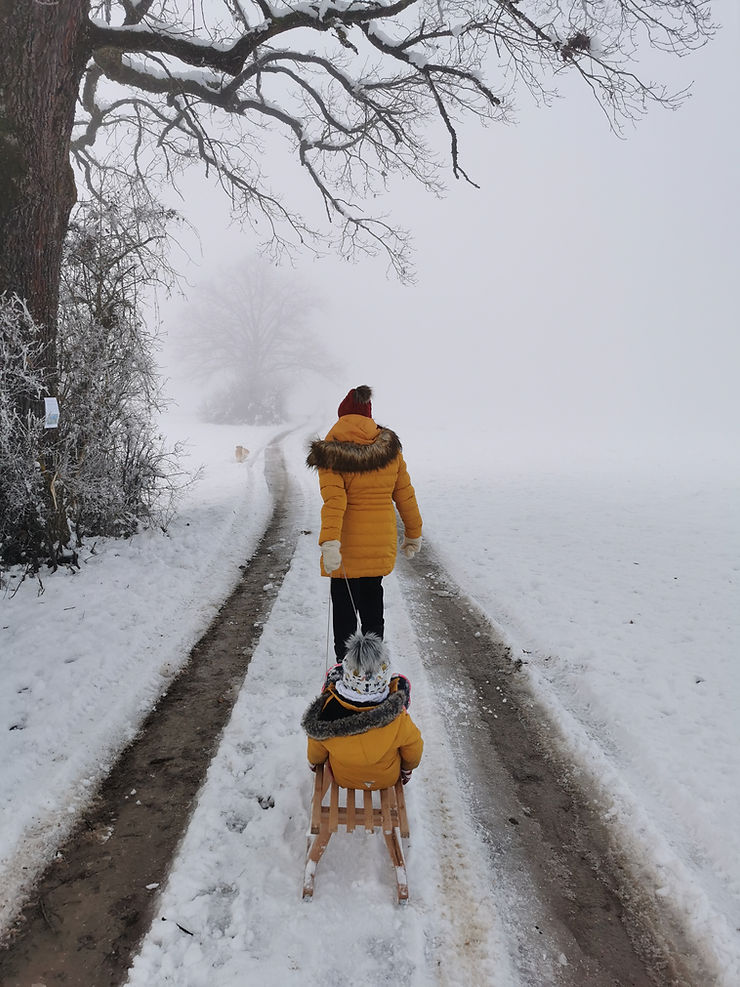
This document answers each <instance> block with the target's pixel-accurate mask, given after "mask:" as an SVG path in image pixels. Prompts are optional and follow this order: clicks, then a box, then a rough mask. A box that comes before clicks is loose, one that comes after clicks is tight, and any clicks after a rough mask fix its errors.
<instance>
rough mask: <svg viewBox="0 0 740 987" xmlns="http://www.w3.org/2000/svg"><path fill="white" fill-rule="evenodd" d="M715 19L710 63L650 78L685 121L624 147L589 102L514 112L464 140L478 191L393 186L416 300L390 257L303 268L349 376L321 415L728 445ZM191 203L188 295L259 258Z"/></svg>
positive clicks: (738, 218)
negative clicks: (372, 413) (407, 239)
mask: <svg viewBox="0 0 740 987" xmlns="http://www.w3.org/2000/svg"><path fill="white" fill-rule="evenodd" d="M720 7H722V8H723V9H722V10H720V9H719V8H720ZM716 14H717V17H718V18H719V16H722V17H723V19H724V25H723V30H722V31H721V33H720V35H719V36H718V37H717V39H716V40H715V41H714V42H713V43H712V44H711V45H710V46H708V47H707V48H705V49H704V50H702V51H700V52H698V53H696V54H694V55H693V56H692V57H690V58H686V59H683V60H681V61H680V62H676V61H670V60H667V59H664V60H663V61H662V62H659V63H657V65H656V70H655V72H654V73H653V74H655V75H658V74H659V75H660V77H661V79H663V78H664V79H666V81H668V82H669V84H671V85H672V86H676V87H681V86H683V85H686V84H688V83H689V82H691V81H692V80H693V83H694V85H693V96H692V97H691V99H690V100H689V101H688V102H687V103H686V104H685V105H684V106H683V108H682V109H680V110H679V111H678V112H675V113H670V112H666V111H663V110H660V109H658V108H655V109H652V110H651V112H650V114H649V116H648V117H647V118H646V119H644V120H643V121H642V122H641V123H639V124H638V125H637V127H636V128H635V129H629V130H628V131H627V132H626V135H625V136H626V139H625V140H619V139H618V138H617V137H615V136H614V135H613V134H612V133H611V132H610V131H609V128H608V125H607V122H606V120H605V118H604V116H603V115H602V113H601V112H600V110H599V108H598V106H597V105H596V103H595V102H594V101H593V100H592V99H591V98H590V97H589V95H588V93H587V92H586V91H585V90H584V89H583V88H582V87H578V86H573V85H569V86H567V87H565V88H564V89H563V90H562V91H563V98H562V99H561V100H559V101H558V102H556V104H555V105H554V106H552V107H549V108H536V107H533V106H532V105H531V102H528V101H527V99H526V98H525V96H524V95H522V96H520V98H519V105H518V107H517V114H516V116H517V122H516V124H512V125H506V126H502V125H498V126H492V127H490V128H488V129H487V130H485V131H481V130H478V129H473V128H468V129H467V131H466V133H465V138H464V143H463V146H462V152H463V156H464V157H463V160H464V164H465V167H466V169H467V171H468V173H469V174H470V175H471V177H473V178H474V179H475V180H476V181H477V182H478V183H479V184H480V185H481V188H480V190H478V189H474V188H471V187H469V186H466V185H465V184H463V183H461V182H455V181H454V179H451V180H450V187H449V192H448V194H447V196H446V198H445V199H443V200H441V201H440V200H436V199H434V198H433V197H431V196H429V195H428V194H425V193H423V192H422V190H420V189H417V188H416V187H414V186H413V185H412V184H411V183H410V182H407V183H405V184H404V186H403V187H402V188H397V189H396V190H395V191H394V193H393V194H392V195H390V196H389V197H388V202H387V205H386V203H383V205H382V207H381V208H382V209H383V210H384V211H391V213H392V216H393V219H394V220H396V221H397V222H398V223H399V224H402V225H406V226H408V227H409V228H411V230H412V231H413V233H414V238H415V245H416V257H415V260H416V267H417V272H418V281H417V284H416V285H415V286H413V287H404V286H401V285H399V284H398V283H397V282H395V281H394V280H393V279H392V278H387V277H386V274H385V263H384V262H383V261H382V260H378V261H367V262H362V263H361V264H359V265H356V266H355V265H350V264H347V263H344V262H342V261H340V260H338V259H336V258H329V259H326V260H322V261H320V262H311V261H309V260H301V261H300V262H299V264H298V271H299V273H300V275H301V276H302V277H303V278H304V279H306V280H308V281H310V282H312V283H313V284H315V286H316V288H317V290H318V291H319V292H321V293H322V294H324V295H326V296H327V298H328V300H329V305H328V308H327V310H326V311H325V313H324V317H323V319H322V323H321V325H320V326H318V327H317V328H319V329H320V331H321V333H322V335H324V336H325V337H326V338H328V339H329V340H331V342H332V344H333V347H334V348H335V350H336V353H337V358H338V360H339V361H340V362H341V363H343V364H344V365H345V366H346V374H345V375H343V376H342V377H341V379H340V380H338V381H336V384H334V383H330V382H327V383H324V384H322V385H320V386H319V387H318V388H317V390H318V393H317V395H316V398H317V404H316V406H317V407H321V406H322V405H323V404H324V403H328V406H329V408H331V409H332V410H333V408H334V406H335V405H336V403H337V402H338V400H339V399H340V398H341V396H342V395H343V393H344V392H345V391H346V389H347V388H348V387H349V386H352V385H355V384H360V383H370V384H372V385H373V386H374V387H375V390H376V407H377V408H378V411H379V415H378V417H379V418H380V419H381V420H383V419H387V420H388V421H389V422H392V421H396V420H398V419H399V417H401V418H406V417H407V416H408V415H412V414H416V413H417V412H418V411H419V409H424V410H427V411H430V412H432V411H433V414H434V416H435V418H436V419H437V420H443V419H448V420H450V421H451V422H452V423H455V422H461V421H465V420H466V419H467V418H468V417H469V416H471V415H474V416H490V418H491V421H492V423H495V427H496V428H499V429H510V430H512V431H515V432H516V431H520V430H529V429H534V430H539V429H545V430H549V429H553V428H555V429H567V430H569V431H571V430H580V429H581V428H583V429H585V430H586V431H589V430H594V429H595V430H599V429H604V430H608V431H610V432H611V431H615V432H619V431H625V432H634V431H643V430H647V431H658V432H664V431H666V430H667V431H669V432H674V433H683V432H686V431H694V430H695V431H697V432H704V431H707V430H708V431H714V432H719V433H723V434H728V433H730V432H733V431H735V432H736V431H737V430H738V421H739V420H740V414H739V411H740V401H739V399H738V385H737V377H738V368H739V367H740V343H739V342H738V339H739V337H740V333H738V329H739V328H740V305H739V304H738V301H737V291H738V286H737V282H738V280H739V278H740V249H739V237H740V234H739V232H738V227H739V225H740V193H739V192H738V184H739V182H738V175H739V169H738V164H739V163H740V161H739V153H738V149H739V147H740V134H739V128H738V112H737V108H736V99H737V94H738V92H740V13H739V11H738V9H737V7H736V5H735V4H731V3H726V4H717V5H716ZM648 74H650V73H648ZM197 187H198V190H199V191H198V195H197V198H198V202H197V203H196V201H195V200H196V195H195V194H194V195H193V196H192V198H191V202H190V206H189V210H188V215H189V216H190V218H191V219H192V220H193V221H194V222H195V223H197V225H198V226H199V229H200V233H201V238H202V242H203V246H204V256H203V258H202V259H200V260H199V265H200V267H199V269H198V270H191V271H190V272H189V277H190V279H191V280H195V279H201V278H204V279H207V278H208V276H209V271H210V270H214V269H216V268H217V267H218V266H219V265H220V264H221V263H222V262H223V260H224V258H225V257H229V258H231V257H233V256H235V255H238V254H240V253H241V254H244V255H246V254H248V253H249V252H250V251H251V250H252V249H253V245H254V239H253V237H252V236H251V235H250V233H249V231H245V232H243V233H239V232H238V231H237V230H236V229H234V228H231V229H227V226H228V222H229V220H228V210H227V207H226V203H225V202H224V201H223V200H221V199H220V198H219V197H218V195H217V194H216V193H214V194H210V193H206V190H204V188H203V186H202V185H198V186H197ZM286 276H290V268H289V267H286ZM177 313H178V308H177V306H170V307H168V308H167V309H166V314H167V321H168V322H170V323H172V324H174V323H175V322H176V321H177V318H178V317H179V316H178V314H177ZM312 386H313V387H316V383H315V382H313V383H312ZM381 406H382V412H383V413H382V414H380V407H381Z"/></svg>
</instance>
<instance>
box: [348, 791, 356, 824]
mask: <svg viewBox="0 0 740 987" xmlns="http://www.w3.org/2000/svg"><path fill="white" fill-rule="evenodd" d="M356 808H357V806H356V804H355V790H354V788H348V789H347V832H348V833H354V831H355V809H356Z"/></svg>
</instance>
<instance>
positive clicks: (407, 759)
mask: <svg viewBox="0 0 740 987" xmlns="http://www.w3.org/2000/svg"><path fill="white" fill-rule="evenodd" d="M397 684H398V680H397V679H395V678H394V679H392V680H391V692H390V695H389V696H388V698H387V699H384V700H383V701H382V702H380V703H378V704H377V705H375V706H372V705H368V704H364V705H363V704H359V703H358V704H353V703H351V702H349V701H348V700H347V699H345V698H344V697H343V696H340V695H339V694H338V693H337V691H336V690H335V688H334V685H333V684H332V685H328V686H327V688H326V689H325V691H324V692H322V693H321V695H320V696H319V697H318V698H317V699H314V701H313V702H312V703H311V705H310V706H309V707H308V709H307V710H306V712H305V714H304V716H303V720H302V726H303V729H304V730H305V731H306V733H307V734H308V760H309V763H310V764H323V763H324V761H326V760H327V758H328V760H329V764H330V766H331V770H332V774H333V775H334V777H335V778H336V780H337V782H338V784H340V785H342V786H343V787H344V788H366V789H371V790H372V789H378V788H389V787H390V786H391V785H395V783H396V782H397V781H398V777H399V775H400V773H401V768H403V769H404V771H413V769H414V768H415V767H417V766H418V764H419V762H420V761H421V754H422V751H423V749H424V741H423V740H422V739H421V733H420V732H419V728H418V727H417V726H416V724H415V723H414V721H413V720H412V719H411V717H410V716H409V714H408V713H407V712H406V710H405V709H404V699H405V696H404V694H403V693H402V692H400V691H398V690H397Z"/></svg>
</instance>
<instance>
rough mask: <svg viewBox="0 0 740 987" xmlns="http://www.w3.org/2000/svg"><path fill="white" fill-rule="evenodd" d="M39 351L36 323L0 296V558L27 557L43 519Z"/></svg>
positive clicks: (22, 308) (18, 302)
mask: <svg viewBox="0 0 740 987" xmlns="http://www.w3.org/2000/svg"><path fill="white" fill-rule="evenodd" d="M40 350H41V340H40V334H39V330H38V327H37V326H35V325H34V322H33V319H32V318H31V316H30V315H29V312H28V309H27V308H26V306H25V305H24V303H23V302H22V301H21V300H20V299H19V298H18V297H17V296H15V295H13V296H9V295H7V294H3V295H0V559H2V558H5V557H10V558H12V559H14V560H15V561H23V560H25V558H26V555H27V552H28V550H29V547H30V546H31V545H32V544H34V542H36V541H38V540H39V538H40V537H41V533H42V532H43V530H44V529H45V527H46V522H47V518H46V516H45V515H46V503H47V501H46V499H45V497H44V480H43V476H42V472H41V464H40V462H39V455H38V450H39V447H40V445H41V441H42V433H43V428H44V420H43V418H42V417H41V416H40V414H39V409H40V407H41V406H42V402H41V396H42V394H43V391H44V383H43V380H42V378H41V375H40V374H39V372H38V371H37V370H35V369H34V368H35V366H36V365H37V363H38V355H39V353H40ZM29 394H31V395H33V396H34V397H35V398H36V401H35V402H34V406H31V405H30V404H29V401H28V395H29Z"/></svg>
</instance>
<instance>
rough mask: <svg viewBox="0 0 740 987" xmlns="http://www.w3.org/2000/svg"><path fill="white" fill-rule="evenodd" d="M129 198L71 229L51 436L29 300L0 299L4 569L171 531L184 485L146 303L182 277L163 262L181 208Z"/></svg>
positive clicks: (86, 212) (82, 214) (78, 217)
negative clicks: (143, 533) (155, 528)
mask: <svg viewBox="0 0 740 987" xmlns="http://www.w3.org/2000/svg"><path fill="white" fill-rule="evenodd" d="M120 201H123V202H125V203H126V205H123V206H119V205H117V204H116V203H115V202H106V201H104V200H102V199H101V200H96V201H86V202H82V203H81V204H79V205H78V207H77V209H76V211H75V214H74V216H73V221H72V223H71V224H70V228H69V232H68V236H67V241H66V244H65V254H64V268H63V275H62V290H61V296H60V305H59V318H58V335H57V396H58V401H59V408H60V417H59V427H58V429H55V430H53V432H52V430H45V429H44V419H43V417H41V413H42V409H43V397H44V396H47V395H48V391H47V390H46V389H45V382H44V380H43V379H42V378H41V376H40V375H39V373H38V372H37V371H35V370H34V366H35V365H37V364H39V363H40V361H39V360H38V355H39V353H40V352H41V345H42V344H41V334H40V333H39V331H38V329H37V328H36V327H35V326H33V324H32V320H31V317H30V315H29V313H28V311H27V309H26V307H25V305H24V304H23V303H22V302H20V301H19V300H18V299H17V298H6V297H4V296H3V297H0V562H5V563H10V564H14V563H22V564H26V565H29V566H31V567H32V568H38V566H39V565H41V563H42V562H44V561H47V560H50V561H53V562H58V561H59V559H60V557H63V546H64V545H65V544H66V543H67V542H68V541H69V538H70V536H71V534H72V533H73V534H74V535H75V536H76V539H77V543H78V545H79V544H80V543H81V541H82V539H83V538H84V537H85V536H86V535H87V536H90V535H111V536H126V535H130V534H132V533H133V532H134V531H135V530H136V529H137V527H139V525H142V524H143V525H152V524H156V525H159V526H161V527H166V526H167V524H168V523H169V520H170V519H171V517H172V513H173V511H174V503H175V499H176V496H177V494H178V492H179V491H180V490H181V489H182V488H183V487H184V486H185V484H186V482H187V477H186V475H185V474H184V473H183V472H182V471H181V470H180V467H179V453H180V450H179V449H178V448H177V447H176V448H174V449H168V448H167V447H166V445H165V442H164V440H163V438H162V436H161V435H160V434H159V432H158V430H157V427H156V418H157V415H158V413H159V412H160V411H161V410H162V400H161V382H160V378H159V373H158V368H157V364H156V359H155V351H156V334H155V333H154V332H153V331H152V330H151V329H149V328H148V327H147V325H146V322H145V320H144V316H143V311H144V309H143V306H142V292H143V291H144V290H145V289H146V288H147V287H151V286H152V285H154V284H155V283H156V284H168V283H171V281H172V278H174V275H173V274H172V272H171V269H170V268H169V266H168V264H167V262H166V259H165V255H164V248H165V244H166V236H167V234H166V227H167V223H168V222H169V221H170V220H171V219H172V218H174V214H173V213H171V212H169V211H166V210H164V209H161V208H159V207H157V206H156V205H154V204H152V202H151V200H150V199H148V198H147V197H144V198H143V199H140V198H138V197H137V196H136V194H135V193H133V194H129V195H128V196H126V197H121V200H120ZM29 340H30V342H29ZM29 394H32V395H34V400H32V401H29V397H28V395H29Z"/></svg>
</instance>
